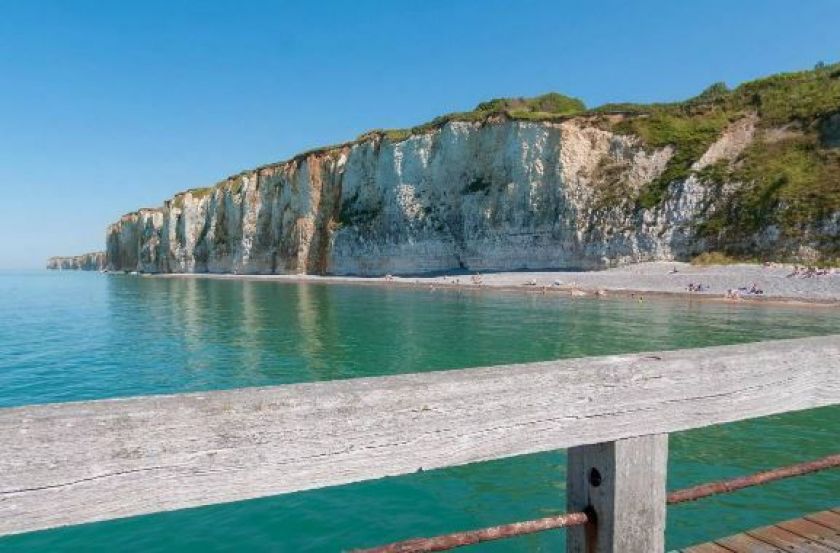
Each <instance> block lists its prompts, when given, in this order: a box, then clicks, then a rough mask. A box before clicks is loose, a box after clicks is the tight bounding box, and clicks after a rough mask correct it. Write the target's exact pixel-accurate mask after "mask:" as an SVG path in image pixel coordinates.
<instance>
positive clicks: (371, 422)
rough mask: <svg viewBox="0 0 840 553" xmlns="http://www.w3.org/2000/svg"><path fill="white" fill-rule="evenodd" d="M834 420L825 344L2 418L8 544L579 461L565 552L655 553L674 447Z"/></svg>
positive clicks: (834, 377) (65, 408) (85, 405)
mask: <svg viewBox="0 0 840 553" xmlns="http://www.w3.org/2000/svg"><path fill="white" fill-rule="evenodd" d="M837 403H840V337H838V336H828V337H817V338H804V339H797V340H782V341H774V342H763V343H756V344H746V345H736V346H723V347H712V348H702V349H692V350H679V351H666V352H656V353H640V354H631V355H615V356H606V357H594V358H584V359H568V360H559V361H551V362H545V363H530V364H524V365H507V366H499V367H489V368H478V369H465V370H453V371H442V372H432V373H420V374H410V375H399V376H385V377H376V378H359V379H353V380H342V381H331V382H319V383H310V384H294V385H288V386H277V387H269V388H248V389H238V390H230V391H218V392H208V393H192V394H178V395H170V396H149V397H134V398H127V399H114V400H103V401H91V402H80V403H63V404H50V405H34V406H26V407H18V408H8V409H0V447H1V448H2V449H0V535H2V534H13V533H20V532H28V531H33V530H40V529H45V528H52V527H56V526H64V525H70V524H79V523H84V522H92V521H99V520H106V519H113V518H119V517H127V516H132V515H140V514H145V513H153V512H157V511H165V510H172V509H181V508H185V507H194V506H199V505H209V504H214V503H221V502H228V501H235V500H243V499H251V498H257V497H263V496H268V495H276V494H283V493H289V492H296V491H301V490H308V489H314V488H320V487H325V486H334V485H339V484H347V483H350V482H357V481H361V480H368V479H375V478H381V477H384V476H392V475H399V474H406V473H412V472H416V471H418V470H420V469H423V470H429V469H435V468H441V467H448V466H454V465H461V464H465V463H471V462H476V461H486V460H490V459H498V458H501V457H509V456H513V455H522V454H527V453H535V452H540V451H548V450H555V449H561V448H571V449H570V452H569V467H568V507H569V510H570V511H579V510H583V509H587V508H588V509H590V510H593V511H594V513H595V515H596V516H597V521H598V524H597V525H596V532H597V535H596V536H592V535H590V536H588V537H587V536H586V531H585V529H584V528H583V527H578V528H575V529H570V530H569V540H568V542H569V551H587V549H586V547H591V543H592V542H593V540H597V543H598V548H597V551H605V552H606V551H610V552H613V551H623V552H631V553H632V552H637V551H638V552H645V553H648V552H654V551H662V550H663V548H664V545H663V536H664V526H665V476H666V464H667V434H668V433H670V432H675V431H680V430H687V429H691V428H699V427H704V426H709V425H713V424H720V423H726V422H732V421H737V420H742V419H748V418H753V417H761V416H765V415H771V414H776V413H783V412H787V411H796V410H801V409H810V408H815V407H821V406H826V405H833V404H837ZM594 472H597V478H595V477H594V476H593V475H594ZM595 480H597V482H598V485H597V486H595V485H594V481H595ZM587 540H588V541H589V543H590V545H589V546H587V545H586V542H587ZM342 545H343V544H337V549H340V548H341V547H342Z"/></svg>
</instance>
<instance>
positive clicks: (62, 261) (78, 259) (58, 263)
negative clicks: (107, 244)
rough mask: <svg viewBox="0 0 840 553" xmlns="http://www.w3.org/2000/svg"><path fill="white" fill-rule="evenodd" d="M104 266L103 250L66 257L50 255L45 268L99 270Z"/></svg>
mask: <svg viewBox="0 0 840 553" xmlns="http://www.w3.org/2000/svg"><path fill="white" fill-rule="evenodd" d="M104 268H105V252H91V253H83V254H82V255H73V256H68V257H60V256H58V257H51V258H49V259H48V260H47V269H51V270H58V271H65V270H67V271H101V270H103V269H104Z"/></svg>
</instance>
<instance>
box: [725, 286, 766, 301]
mask: <svg viewBox="0 0 840 553" xmlns="http://www.w3.org/2000/svg"><path fill="white" fill-rule="evenodd" d="M763 295H764V290H762V289H761V288H759V287H758V285H757V284H756V283H755V282H753V283H752V286H749V287H747V286H741V287H740V288H730V289H729V290H727V291H726V298H727V299H730V300H737V299H740V298H743V297H744V296H763Z"/></svg>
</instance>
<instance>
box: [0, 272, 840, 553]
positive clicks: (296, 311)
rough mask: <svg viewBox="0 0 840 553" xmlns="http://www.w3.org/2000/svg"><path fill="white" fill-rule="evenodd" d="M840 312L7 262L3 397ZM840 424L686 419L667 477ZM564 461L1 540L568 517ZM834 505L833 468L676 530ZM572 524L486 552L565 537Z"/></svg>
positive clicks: (683, 516) (319, 531)
mask: <svg viewBox="0 0 840 553" xmlns="http://www.w3.org/2000/svg"><path fill="white" fill-rule="evenodd" d="M839 323H840V312H838V311H836V310H831V309H824V308H817V309H803V308H799V309H797V308H791V307H781V308H780V307H776V308H771V307H757V306H734V305H728V304H713V303H698V302H688V301H675V302H664V301H648V302H644V303H638V302H632V301H624V300H606V301H597V300H589V299H579V300H573V299H568V298H558V297H552V296H550V295H549V296H529V295H521V294H515V293H511V294H501V293H477V292H456V291H440V290H438V291H436V292H432V291H429V290H419V289H418V290H411V289H404V288H381V287H364V286H338V285H318V284H289V283H271V282H242V281H240V282H237V281H221V280H209V279H185V280H180V279H178V280H176V279H146V278H136V277H128V276H105V275H98V274H89V273H71V272H63V273H46V272H38V273H30V274H23V273H0V406H2V407H8V406H15V405H24V404H32V403H44V402H55V401H71V400H80V399H94V398H103V397H113V396H126V395H137V394H151V393H173V392H182V391H191V390H207V389H218V388H232V387H241V386H253V385H266V384H282V383H289V382H302V381H312V380H328V379H336V378H353V377H357V376H367V375H380V374H393V373H398V372H416V371H428V370H443V369H451V368H460V367H470V366H481V365H490V364H502V363H511V362H524V361H536V360H546V359H552V358H559V357H576V356H584V355H596V354H606V353H619V352H630V351H641V350H652V349H668V348H682V347H695V346H703V345H714V344H728V343H738V342H746V341H756V340H767V339H773V338H786V337H794V336H807V335H815V334H828V333H835V332H838V329H840V324H839ZM838 436H840V409H838V408H828V409H820V410H814V411H810V412H805V413H794V414H788V415H784V416H779V417H770V418H766V419H760V420H753V421H747V422H744V423H738V424H731V425H724V426H719V427H714V428H709V429H703V430H699V431H691V432H685V433H680V434H676V435H673V436H672V439H671V458H670V466H669V488H677V487H682V486H686V485H689V484H694V483H699V482H704V481H708V480H711V479H719V478H723V477H728V476H735V475H740V474H744V473H747V472H751V471H755V470H760V469H762V468H766V467H770V466H776V465H781V464H786V463H791V462H796V461H799V460H805V459H810V458H813V457H817V456H820V455H825V454H828V453H834V452H836V451H837V450H838V449H840V448H838V445H840V444H838V441H840V440H838V438H837V437H838ZM0 446H2V444H0ZM0 455H2V450H0ZM564 470H565V455H564V453H563V452H552V453H545V454H538V455H529V456H523V457H518V458H514V459H506V460H501V461H495V462H490V463H481V464H476V465H470V466H465V467H458V468H454V469H447V470H440V471H430V472H426V473H422V474H414V475H409V476H404V477H398V478H389V479H384V480H380V481H374V482H365V483H360V484H354V485H349V486H342V487H336V488H331V489H325V490H317V491H312V492H304V493H297V494H290V495H286V496H280V497H273V498H266V499H260V500H253V501H245V502H240V503H233V504H226V505H217V506H212V507H203V508H198V509H190V510H183V511H177V512H171V513H162V514H156V515H150V516H143V517H135V518H132V519H125V520H118V521H111V522H105V523H98V524H90V525H82V526H77V527H71V528H64V529H57V530H50V531H45V532H36V533H32V534H26V535H21V536H13V537H7V538H0V551H80V550H84V551H114V550H121V551H149V550H151V551H224V550H233V549H248V550H260V551H338V550H342V549H350V548H353V547H361V546H370V545H376V544H378V543H381V542H384V541H389V540H394V539H401V538H406V537H411V536H416V535H428V534H434V533H438V532H445V531H451V530H457V529H468V528H473V527H479V526H484V525H489V524H498V523H502V522H508V521H513V520H521V519H525V518H533V517H539V516H545V515H547V514H553V513H557V512H562V511H564V510H565V507H564V502H565V498H564V485H565V484H564V478H565V474H564ZM838 503H840V471H834V472H823V473H820V474H818V475H814V476H809V477H804V478H799V479H795V480H793V481H787V482H779V483H776V484H772V485H769V486H764V487H762V488H758V489H754V490H749V491H744V492H740V493H737V494H732V495H729V496H722V497H719V498H715V499H711V500H705V501H702V502H697V503H694V504H690V505H683V506H677V507H674V508H671V509H669V521H668V545H669V547H679V546H682V545H687V544H689V543H696V542H698V541H703V540H705V539H709V538H711V537H715V536H720V535H725V534H728V533H733V532H735V531H738V530H742V529H745V528H748V527H754V526H758V525H761V524H766V523H769V522H772V521H776V520H779V519H782V518H789V517H793V516H796V515H798V514H801V513H803V512H806V511H813V510H818V509H823V508H826V507H829V506H836V505H837V504H838ZM563 539H564V533H563V532H562V531H557V532H550V533H544V534H542V535H536V536H530V537H526V538H520V539H517V540H510V541H505V542H499V543H496V544H488V545H481V546H477V547H473V548H471V550H472V551H491V552H493V551H549V550H551V551H554V550H557V548H558V547H562V544H563Z"/></svg>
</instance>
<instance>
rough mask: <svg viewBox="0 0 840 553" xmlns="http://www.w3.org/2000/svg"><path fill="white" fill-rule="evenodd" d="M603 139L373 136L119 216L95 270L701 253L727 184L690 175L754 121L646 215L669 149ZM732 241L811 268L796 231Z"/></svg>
mask: <svg viewBox="0 0 840 553" xmlns="http://www.w3.org/2000/svg"><path fill="white" fill-rule="evenodd" d="M610 128H611V127H610V126H605V125H603V124H598V122H597V121H595V120H594V119H593V118H592V117H587V116H580V117H573V118H568V119H566V120H564V121H562V122H548V121H518V120H511V119H509V118H505V117H495V118H490V119H487V120H485V121H480V122H469V121H448V122H446V123H445V124H442V125H439V126H437V127H434V128H431V129H428V130H425V131H424V132H420V133H415V134H411V135H409V136H408V137H407V138H406V137H401V138H399V139H391V138H389V137H388V135H387V134H386V133H379V134H377V133H373V134H370V135H367V136H366V137H365V138H364V139H361V140H359V141H356V142H354V143H350V144H346V145H342V146H338V147H334V148H328V149H324V150H320V151H316V152H313V153H309V154H305V155H301V156H298V157H296V158H294V159H292V160H290V161H288V162H284V163H279V164H274V165H269V166H265V167H261V168H258V169H255V170H253V171H247V172H244V173H242V174H240V175H237V176H234V177H231V178H229V179H227V180H226V181H224V182H222V183H220V184H218V185H216V186H214V187H212V188H209V189H199V190H192V191H187V192H184V193H181V194H178V195H176V196H175V197H174V198H172V199H171V200H169V201H167V202H165V203H164V205H163V206H162V207H160V208H155V209H141V210H139V211H137V212H134V213H130V214H127V215H124V216H123V217H122V218H121V219H120V220H119V221H117V222H116V223H114V224H112V225H111V226H109V227H108V229H107V240H106V241H107V250H106V252H107V263H106V265H107V268H108V269H110V270H114V271H139V272H145V273H190V272H211V273H257V274H271V273H317V274H325V273H329V274H359V275H381V274H386V273H394V274H411V273H425V272H432V271H444V270H452V269H467V270H481V271H487V270H515V269H547V268H553V269H558V268H575V269H597V268H605V267H610V266H615V265H619V264H624V263H630V262H638V261H649V260H674V259H687V258H690V257H691V256H693V255H695V254H697V253H700V252H702V251H705V250H706V249H708V248H709V247H710V244H709V243H708V241H707V239H706V238H705V236H708V234H704V233H701V232H700V230H701V229H702V228H703V224H704V222H705V220H706V218H707V217H708V216H710V215H713V214H714V213H715V210H716V209H718V203H719V202H720V201H721V200H720V199H721V198H725V197H726V196H727V191H728V190H734V189H737V188H738V187H739V186H740V183H737V182H723V183H717V185H716V186H711V185H710V183H709V181H708V178H709V177H708V176H704V175H705V174H706V173H707V172H708V168H709V167H710V166H712V165H715V164H717V165H720V164H734V163H735V162H736V158H737V157H738V155H739V154H740V153H741V152H742V151H743V150H744V148H746V147H747V146H748V145H749V144H750V142H751V141H752V140H753V139H754V134H755V133H754V130H755V116H754V115H752V114H746V115H745V116H744V117H743V118H742V119H740V120H737V121H734V122H733V123H732V124H731V125H730V126H729V127H728V128H726V129H725V130H724V131H723V133H722V134H721V136H720V137H719V138H718V140H717V141H715V142H714V143H713V144H712V145H711V146H710V147H709V148H708V150H707V151H706V152H705V153H704V154H703V155H702V156H701V157H699V158H698V159H697V161H696V162H695V163H694V165H693V166H692V168H691V169H692V170H691V172H690V173H689V174H688V175H687V176H685V177H682V178H679V179H674V180H673V181H671V182H668V183H666V186H667V189H666V193H665V194H664V199H663V200H662V201H661V202H660V203H658V204H657V205H656V206H655V207H651V208H642V207H640V206H639V205H638V203H636V202H635V200H634V198H636V197H637V196H638V192H639V191H640V190H641V189H642V188H643V187H646V186H648V185H650V183H652V182H654V181H655V180H656V179H658V178H659V177H660V176H661V175H663V172H664V171H665V169H666V166H667V165H668V163H669V161H670V160H671V159H672V156H674V148H673V147H672V146H664V147H660V148H652V147H647V146H645V144H644V143H643V142H642V140H641V139H640V138H639V137H636V136H634V135H632V134H618V133H616V132H613V131H611V130H609V129H610ZM704 170H705V172H704ZM837 219H838V217H837V215H836V214H835V215H829V216H828V218H827V219H825V220H824V221H823V222H821V223H820V224H821V225H823V227H824V228H823V227H821V228H823V231H824V230H825V228H827V229H828V230H829V231H832V229H835V230H836V228H835V227H836V225H837ZM821 232H822V231H821ZM747 239H748V240H750V241H751V242H750V247H751V248H754V249H755V251H769V252H778V251H783V250H784V251H796V252H805V253H806V254H808V255H810V254H811V253H813V252H816V253H817V256H819V254H820V248H821V247H822V246H821V244H822V242H819V241H814V242H813V243H811V242H810V241H809V240H808V235H807V233H805V234H802V233H800V234H799V235H798V236H797V237H796V241H795V243H794V242H791V241H790V239H789V237H787V236H785V235H780V234H779V233H778V232H776V233H775V234H774V231H773V229H772V228H770V227H768V228H763V229H760V231H758V232H756V233H754V234H751V235H750V236H748V237H747ZM713 245H714V247H720V246H721V244H719V243H717V244H713ZM723 245H724V246H725V244H723Z"/></svg>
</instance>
